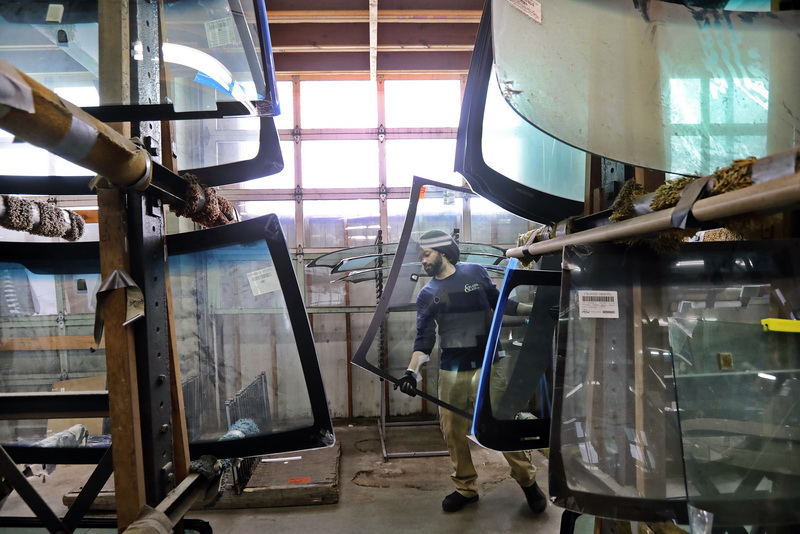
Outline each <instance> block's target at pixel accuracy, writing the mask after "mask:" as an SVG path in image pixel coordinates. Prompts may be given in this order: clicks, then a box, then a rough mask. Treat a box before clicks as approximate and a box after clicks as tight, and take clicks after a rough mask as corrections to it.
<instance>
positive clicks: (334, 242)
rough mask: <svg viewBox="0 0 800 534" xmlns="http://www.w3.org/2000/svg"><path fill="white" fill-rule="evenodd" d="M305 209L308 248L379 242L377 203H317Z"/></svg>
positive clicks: (310, 202) (353, 201)
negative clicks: (377, 238)
mask: <svg viewBox="0 0 800 534" xmlns="http://www.w3.org/2000/svg"><path fill="white" fill-rule="evenodd" d="M303 206H304V215H305V221H304V222H305V231H306V233H305V241H306V246H307V247H311V248H327V247H333V248H345V247H355V246H359V245H369V244H370V243H373V242H375V238H376V237H377V235H378V230H379V229H380V216H379V213H380V211H379V208H378V202H377V201H376V200H343V201H339V202H329V201H325V200H314V201H307V202H304V203H303ZM343 214H346V215H343Z"/></svg>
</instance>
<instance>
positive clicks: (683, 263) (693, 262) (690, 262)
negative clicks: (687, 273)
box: [675, 260, 706, 267]
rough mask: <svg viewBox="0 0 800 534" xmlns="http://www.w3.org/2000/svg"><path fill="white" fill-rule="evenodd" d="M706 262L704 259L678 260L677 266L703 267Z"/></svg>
mask: <svg viewBox="0 0 800 534" xmlns="http://www.w3.org/2000/svg"><path fill="white" fill-rule="evenodd" d="M705 264H706V262H705V261H703V260H687V261H679V262H677V263H676V264H675V267H703V266H704V265H705Z"/></svg>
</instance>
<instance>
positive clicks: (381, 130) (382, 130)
mask: <svg viewBox="0 0 800 534" xmlns="http://www.w3.org/2000/svg"><path fill="white" fill-rule="evenodd" d="M378 141H379V142H381V143H383V142H384V141H386V127H385V126H384V125H383V124H381V125H380V126H378Z"/></svg>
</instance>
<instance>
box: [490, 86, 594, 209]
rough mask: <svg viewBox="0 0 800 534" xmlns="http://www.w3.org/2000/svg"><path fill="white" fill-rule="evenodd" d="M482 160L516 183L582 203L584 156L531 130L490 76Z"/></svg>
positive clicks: (555, 140) (553, 139) (583, 153)
mask: <svg viewBox="0 0 800 534" xmlns="http://www.w3.org/2000/svg"><path fill="white" fill-rule="evenodd" d="M481 149H482V155H483V160H484V162H485V163H486V165H488V166H489V167H490V168H492V169H494V170H495V171H497V172H498V173H500V174H502V175H503V176H506V177H508V178H509V179H511V180H514V181H515V182H517V183H520V184H523V185H526V186H528V187H531V188H533V189H536V190H540V191H544V192H546V193H549V194H551V195H555V196H559V197H563V198H568V199H571V200H578V201H582V200H583V198H584V195H585V191H584V181H585V177H586V153H585V152H583V151H581V150H577V149H575V148H572V147H570V146H568V145H566V144H564V143H562V142H561V141H559V140H558V139H555V138H554V137H551V136H549V135H548V134H546V133H544V132H543V131H541V130H539V129H538V128H536V127H533V126H531V124H530V123H528V122H527V121H525V120H524V119H523V118H522V117H521V116H520V115H518V114H517V113H516V112H515V111H514V110H513V109H512V108H511V106H510V105H509V104H508V102H507V101H506V100H505V98H504V97H503V94H502V93H501V92H500V87H499V85H498V84H497V81H496V77H495V75H494V72H493V74H492V76H491V78H490V80H489V87H488V89H487V92H486V105H485V110H484V114H483V134H482V137H481Z"/></svg>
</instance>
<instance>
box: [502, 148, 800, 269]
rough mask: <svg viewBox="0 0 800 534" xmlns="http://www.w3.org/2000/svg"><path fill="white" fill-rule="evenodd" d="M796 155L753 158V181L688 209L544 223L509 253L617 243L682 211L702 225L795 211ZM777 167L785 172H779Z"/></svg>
mask: <svg viewBox="0 0 800 534" xmlns="http://www.w3.org/2000/svg"><path fill="white" fill-rule="evenodd" d="M798 154H800V148H798V149H794V150H791V151H788V152H783V153H780V154H776V155H774V156H768V157H766V158H761V159H758V160H755V161H754V162H753V163H752V169H753V170H752V177H751V181H752V185H748V186H745V187H742V188H739V189H735V190H733V191H728V192H726V193H721V194H718V195H715V196H709V197H706V198H700V199H699V200H696V201H694V202H693V203H690V204H689V207H688V210H687V209H686V208H685V207H684V204H685V203H684V202H682V201H679V203H678V205H676V206H675V207H671V208H667V209H662V210H659V211H653V212H650V213H645V214H644V215H639V216H636V217H632V218H630V219H625V220H623V221H620V222H613V223H612V222H609V223H608V224H605V225H603V226H598V227H595V228H591V229H588V230H583V231H579V232H575V233H565V232H567V231H568V230H567V229H566V228H567V227H568V225H567V224H564V223H563V222H562V223H558V224H556V225H554V226H551V227H545V231H544V232H541V233H539V234H537V235H535V236H534V235H532V236H530V237H529V238H528V242H527V243H525V244H524V245H522V246H519V247H515V248H510V249H508V250H507V251H506V256H507V257H509V258H520V259H529V258H531V257H535V256H541V255H542V254H548V253H552V252H558V251H561V249H562V248H563V247H565V246H567V245H583V244H589V243H601V242H606V241H619V240H625V239H630V238H634V237H639V236H645V235H649V234H655V233H658V232H663V231H666V230H670V229H673V228H680V227H681V226H677V225H676V223H675V221H676V220H677V219H682V220H684V221H685V220H686V219H687V217H681V215H685V214H683V213H682V212H684V211H686V213H688V215H690V217H691V218H692V219H694V220H695V221H697V222H699V223H710V222H712V221H720V220H723V219H727V218H730V217H736V216H740V215H746V214H750V213H777V212H781V211H789V210H792V209H796V208H797V206H798V203H800V172H798V169H797V164H796V161H797V158H798ZM776 168H779V169H782V171H779V172H777V173H776ZM714 176H715V175H710V176H707V177H705V178H698V179H697V180H698V184H699V180H706V184H709V183H712V182H713V178H714ZM694 189H696V188H694ZM684 191H687V192H688V191H690V187H688V186H687V187H686V189H684ZM689 201H690V202H691V199H689ZM683 227H684V228H685V226H683ZM548 230H552V231H554V233H555V234H556V235H555V236H554V237H549V238H548V236H549V234H551V233H552V232H549V231H548ZM534 237H535V238H536V239H539V238H541V240H536V239H534V240H533V242H531V238H534Z"/></svg>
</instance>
